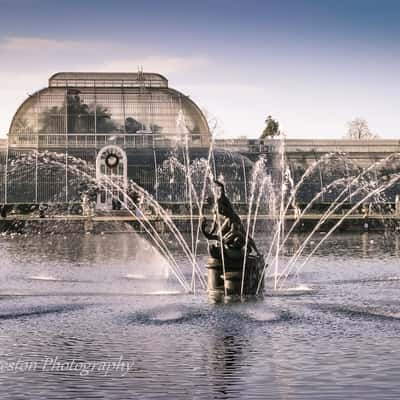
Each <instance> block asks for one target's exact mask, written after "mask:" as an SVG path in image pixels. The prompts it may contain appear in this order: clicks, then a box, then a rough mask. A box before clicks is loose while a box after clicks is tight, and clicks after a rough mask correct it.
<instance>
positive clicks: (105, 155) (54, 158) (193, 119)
mask: <svg viewBox="0 0 400 400" xmlns="http://www.w3.org/2000/svg"><path fill="white" fill-rule="evenodd" d="M210 142H211V134H210V130H209V127H208V124H207V120H206V118H205V116H204V115H203V113H202V112H201V110H200V109H199V107H198V106H197V105H196V104H195V103H194V102H193V101H192V100H191V99H189V97H188V96H185V95H183V94H182V93H180V92H178V91H177V90H174V89H172V88H170V87H168V81H167V79H166V78H165V77H163V76H161V75H159V74H154V73H143V72H138V73H57V74H55V75H53V76H52V77H51V78H50V79H49V85H48V87H46V88H44V89H42V90H39V91H37V92H36V93H34V94H32V95H30V96H29V98H27V99H26V100H25V101H24V102H23V103H22V105H21V106H20V107H19V109H18V110H17V111H16V113H15V115H14V118H13V120H12V122H11V126H10V130H9V134H8V145H7V147H6V148H3V149H0V202H1V203H9V204H17V203H23V204H31V203H52V202H61V203H65V202H70V201H80V200H81V198H80V196H81V192H80V191H79V190H78V188H79V185H77V180H79V179H78V178H77V176H76V173H75V172H74V170H73V168H72V169H71V163H74V160H75V159H79V160H83V161H84V162H86V163H87V166H88V168H89V170H90V175H92V176H93V177H96V178H101V177H104V176H109V177H110V176H112V177H113V179H117V180H119V182H120V183H122V184H123V185H126V183H127V182H128V181H129V180H130V179H131V180H133V181H135V182H136V183H137V184H139V185H140V186H142V187H143V188H145V189H146V190H147V191H149V192H150V193H151V194H152V195H153V196H154V197H155V198H156V199H157V200H158V201H160V202H166V203H168V202H170V203H186V202H187V201H188V190H187V188H185V185H184V184H183V183H185V180H186V178H187V177H186V176H185V173H184V171H182V168H181V169H179V168H172V166H171V159H175V160H176V164H177V165H184V164H185V163H187V162H188V160H189V164H190V163H193V162H194V161H195V160H199V159H207V157H208V153H209V146H210ZM110 155H112V157H113V160H116V162H117V163H118V164H119V165H118V167H117V168H116V169H112V168H110V165H109V164H108V162H109V161H110V160H111V158H109V157H110ZM212 158H213V168H214V173H215V175H216V176H219V175H220V174H222V175H223V176H224V179H225V182H226V186H227V190H228V193H229V194H230V195H231V196H232V198H233V200H234V201H235V202H237V203H241V202H243V203H244V202H246V198H247V189H248V188H247V176H248V175H249V174H250V170H251V166H252V163H251V162H250V161H249V160H248V159H247V158H246V157H244V156H242V155H240V154H238V153H231V152H227V151H224V150H222V149H221V150H217V149H216V150H215V151H214V152H213V157H212ZM189 164H186V165H189ZM168 168H169V172H170V173H167V170H168ZM172 169H173V176H172V177H171V170H172ZM200 169H201V168H200ZM194 184H196V182H194ZM97 205H98V207H99V208H103V209H108V208H109V207H110V206H111V198H110V196H108V195H107V194H106V193H100V194H99V195H98V198H97Z"/></svg>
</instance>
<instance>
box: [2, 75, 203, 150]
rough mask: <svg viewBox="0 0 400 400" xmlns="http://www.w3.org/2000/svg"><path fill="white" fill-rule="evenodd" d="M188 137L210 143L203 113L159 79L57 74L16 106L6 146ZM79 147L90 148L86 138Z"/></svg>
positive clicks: (131, 76)
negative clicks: (68, 138)
mask: <svg viewBox="0 0 400 400" xmlns="http://www.w3.org/2000/svg"><path fill="white" fill-rule="evenodd" d="M186 133H187V134H188V136H189V137H190V140H189V142H190V143H192V144H195V143H196V141H197V142H201V143H203V139H204V138H205V139H206V140H205V141H204V143H205V142H207V143H208V142H209V137H210V132H209V128H208V124H207V121H206V119H205V117H204V115H203V113H202V112H201V110H200V109H199V108H198V107H197V105H196V104H195V103H194V102H193V101H192V100H190V99H189V97H187V96H185V95H183V94H182V93H180V92H178V91H177V90H174V89H171V88H169V87H168V81H167V79H166V78H164V77H163V76H161V75H158V74H152V73H151V74H150V73H141V72H139V73H58V74H55V75H53V76H52V77H51V78H50V80H49V87H48V88H46V89H43V90H40V91H38V92H36V93H35V94H33V95H31V96H30V97H29V98H28V99H27V100H26V101H25V102H24V103H23V104H22V105H21V106H20V108H19V109H18V111H17V112H16V114H15V116H14V118H13V121H12V123H11V127H10V131H9V143H10V144H11V145H29V144H38V143H39V144H40V141H42V144H43V145H44V144H45V143H48V144H49V145H50V144H51V145H57V143H58V144H59V145H63V144H66V143H65V141H66V139H65V137H66V136H71V135H80V136H97V135H116V134H117V135H121V136H131V135H141V136H143V135H153V136H154V137H157V139H158V143H161V142H163V140H162V139H163V138H164V139H165V138H167V139H173V138H179V137H182V136H184V135H185V134H186ZM52 136H58V137H61V136H63V137H64V139H57V138H52ZM38 137H39V138H38ZM44 137H46V138H45V139H46V140H44ZM83 142H85V143H86V144H90V140H88V138H86V139H84V140H83V139H82V143H83ZM164 143H165V141H164Z"/></svg>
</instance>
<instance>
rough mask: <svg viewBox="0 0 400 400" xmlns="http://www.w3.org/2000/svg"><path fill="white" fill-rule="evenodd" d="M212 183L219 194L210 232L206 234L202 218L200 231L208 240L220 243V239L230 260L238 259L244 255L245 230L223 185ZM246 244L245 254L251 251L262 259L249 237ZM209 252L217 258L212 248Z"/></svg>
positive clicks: (204, 222)
mask: <svg viewBox="0 0 400 400" xmlns="http://www.w3.org/2000/svg"><path fill="white" fill-rule="evenodd" d="M214 183H215V184H216V185H217V186H218V187H219V188H220V194H219V196H218V197H217V203H216V204H215V207H214V219H213V223H212V226H211V229H210V231H208V232H207V229H206V227H207V219H206V218H205V217H203V220H202V223H201V230H202V232H203V235H204V236H205V237H206V238H207V239H208V240H216V241H220V240H221V238H222V244H223V246H224V249H225V251H226V252H227V253H228V256H229V255H230V256H231V257H232V258H239V257H241V256H242V255H243V253H244V246H245V245H246V230H245V228H244V226H243V223H242V221H241V219H240V217H239V215H237V213H236V212H235V210H234V209H233V206H232V204H231V202H230V200H229V199H228V197H227V196H226V193H225V186H224V184H223V183H221V182H219V181H217V180H216V181H214ZM219 229H220V231H219ZM247 242H248V249H247V254H250V253H251V251H252V250H254V251H255V252H256V254H257V255H258V256H259V257H262V254H261V253H260V252H259V251H258V249H257V246H256V244H255V242H254V240H253V238H252V237H251V236H250V235H249V236H248V237H247ZM214 248H215V247H214ZM210 252H212V253H213V254H211V255H216V256H218V254H217V253H216V252H215V250H213V248H210Z"/></svg>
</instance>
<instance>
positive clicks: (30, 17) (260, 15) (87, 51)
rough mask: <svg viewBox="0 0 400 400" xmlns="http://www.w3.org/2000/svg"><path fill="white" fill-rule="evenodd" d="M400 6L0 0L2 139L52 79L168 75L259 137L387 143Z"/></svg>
mask: <svg viewBox="0 0 400 400" xmlns="http://www.w3.org/2000/svg"><path fill="white" fill-rule="evenodd" d="M399 20H400V2H399V1H389V0H381V1H372V0H320V1H317V0H292V1H289V0H280V1H266V0H265V1H255V0H247V1H235V0H213V1H211V0H202V1H189V0H186V1H178V0H169V1H156V0H153V1H151V2H149V1H128V0H126V1H122V0H114V1H107V2H106V1H101V0H97V1H92V0H85V1H84V2H82V1H75V0H70V1H48V0H0V134H4V133H6V132H7V131H8V127H9V123H10V121H11V118H12V116H13V114H14V111H15V110H16V108H17V107H18V105H19V104H20V103H21V102H22V101H23V100H24V99H25V98H26V96H27V93H32V92H34V91H36V90H37V89H39V88H42V87H44V86H46V85H47V79H48V77H49V76H50V75H52V74H53V73H54V72H57V71H136V70H137V68H138V66H140V65H143V69H144V70H145V71H152V72H159V73H161V74H163V75H166V76H167V77H168V79H169V82H170V85H171V86H172V87H174V88H176V89H178V90H180V91H182V92H184V93H185V94H189V95H190V96H191V98H193V99H194V100H195V101H196V102H197V103H198V104H199V105H200V106H201V107H204V108H206V109H207V110H209V112H210V113H211V114H214V115H216V116H217V118H218V119H219V121H220V127H221V129H222V131H223V132H222V134H223V135H225V136H240V135H246V136H249V137H257V136H258V135H259V134H260V132H261V131H262V129H263V127H264V120H265V117H266V116H267V115H268V114H272V115H273V116H275V117H276V118H278V120H279V121H280V123H281V126H282V128H283V130H284V131H285V132H286V134H287V136H288V137H293V138H299V137H305V138H340V137H342V136H343V135H344V133H345V131H346V122H347V121H348V120H350V119H352V118H354V117H364V118H366V119H367V120H368V122H369V124H370V127H371V129H372V130H373V131H374V132H376V133H378V134H380V135H381V136H382V137H385V138H397V136H398V134H399V133H400V121H399V119H398V117H397V109H398V105H399V92H400V77H399V72H398V71H399V70H400V68H399V67H400V54H399V53H400V46H399V44H400V24H399V23H398V21H399Z"/></svg>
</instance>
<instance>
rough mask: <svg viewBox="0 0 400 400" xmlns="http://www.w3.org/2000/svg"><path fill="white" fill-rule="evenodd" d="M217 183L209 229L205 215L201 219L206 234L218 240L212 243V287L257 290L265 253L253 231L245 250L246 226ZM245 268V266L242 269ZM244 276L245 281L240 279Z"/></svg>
mask: <svg viewBox="0 0 400 400" xmlns="http://www.w3.org/2000/svg"><path fill="white" fill-rule="evenodd" d="M214 183H215V184H216V185H217V186H218V187H219V191H220V192H219V195H218V196H217V198H216V203H215V204H214V218H213V222H212V225H211V228H210V230H207V219H206V218H205V217H203V219H202V222H201V231H202V233H203V235H204V236H205V237H206V238H207V239H208V240H212V241H216V243H215V244H209V253H210V256H211V258H210V260H209V262H208V287H209V290H211V291H221V290H222V289H221V288H222V287H224V288H225V290H224V291H225V292H226V293H228V294H236V295H238V294H242V293H243V292H244V294H255V292H256V288H257V286H258V282H259V280H260V279H261V278H260V277H261V270H262V269H263V267H264V259H263V255H262V254H261V253H260V251H259V250H258V249H257V246H256V244H255V242H254V240H253V238H252V237H251V236H250V235H248V236H247V250H246V248H245V247H246V229H245V227H244V226H243V223H242V221H241V219H240V217H239V215H238V214H237V213H236V212H235V210H234V208H233V206H232V204H231V202H230V200H229V199H228V197H227V196H226V193H225V186H224V184H223V183H221V182H219V181H217V180H216V181H214ZM253 251H254V252H255V255H254V254H252V252H253ZM245 257H246V260H245ZM243 268H246V269H245V270H244V271H243ZM243 278H244V283H245V284H244V285H242V282H241V281H242V279H243ZM243 288H244V290H243Z"/></svg>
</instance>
